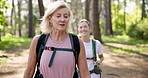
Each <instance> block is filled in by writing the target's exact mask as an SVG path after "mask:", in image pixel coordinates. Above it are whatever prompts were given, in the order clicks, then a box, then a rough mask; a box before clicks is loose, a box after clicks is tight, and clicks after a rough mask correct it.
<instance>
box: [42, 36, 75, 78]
mask: <svg viewBox="0 0 148 78" xmlns="http://www.w3.org/2000/svg"><path fill="white" fill-rule="evenodd" d="M46 46H52V47H56V48H70V49H71V48H72V47H71V41H70V38H69V36H68V37H67V38H66V39H65V40H63V41H61V42H53V40H51V38H50V37H49V38H48V40H47V43H46ZM52 53H53V51H49V50H44V51H43V54H42V57H41V61H40V72H41V73H42V75H43V77H44V78H73V74H74V70H75V57H74V55H73V52H70V51H56V54H55V57H54V60H53V62H52V66H51V67H48V64H49V61H50V58H51V55H52Z"/></svg>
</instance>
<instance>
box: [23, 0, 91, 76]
mask: <svg viewBox="0 0 148 78" xmlns="http://www.w3.org/2000/svg"><path fill="white" fill-rule="evenodd" d="M71 19H72V12H71V10H70V9H69V7H68V6H67V3H65V2H63V1H56V2H54V3H52V4H49V6H48V9H47V11H46V13H45V15H44V17H43V18H42V22H41V31H42V33H43V34H45V35H46V34H50V35H49V36H48V37H47V41H46V44H45V46H46V47H45V49H44V46H43V48H42V49H43V53H42V56H41V59H40V66H39V71H40V75H41V77H40V78H77V77H74V73H75V64H76V61H75V59H76V58H75V56H74V54H73V52H69V51H63V50H61V51H59V50H57V51H56V54H55V55H53V53H54V52H55V50H56V48H62V49H63V48H64V49H65V48H68V49H71V48H72V45H71V41H70V35H69V33H68V27H69V25H70V21H71ZM75 37H77V36H75ZM39 38H40V36H35V37H34V38H33V40H32V42H31V45H30V51H29V58H28V64H27V68H26V70H25V73H24V77H23V78H32V77H33V75H34V72H35V68H36V66H37V64H38V62H37V54H36V47H37V43H38V39H39ZM78 41H79V43H80V53H79V55H78V59H77V66H78V68H79V70H80V78H90V74H89V72H88V68H87V63H86V59H85V58H86V57H85V49H84V45H83V42H82V41H81V40H78ZM51 47H52V48H51ZM49 48H50V49H49ZM52 56H53V57H52ZM51 60H52V61H51ZM35 78H37V77H36V76H35Z"/></svg>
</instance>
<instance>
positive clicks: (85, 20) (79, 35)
mask: <svg viewBox="0 0 148 78" xmlns="http://www.w3.org/2000/svg"><path fill="white" fill-rule="evenodd" d="M82 22H86V23H87V24H88V26H89V27H91V25H90V23H89V21H88V20H87V19H81V20H80V21H79V23H78V27H79V24H80V23H82ZM77 36H78V37H79V38H82V36H81V34H78V35H77Z"/></svg>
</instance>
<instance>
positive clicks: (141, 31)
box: [127, 18, 148, 39]
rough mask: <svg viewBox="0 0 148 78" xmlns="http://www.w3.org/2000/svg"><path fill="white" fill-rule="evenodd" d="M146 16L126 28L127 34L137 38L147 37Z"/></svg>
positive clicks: (147, 25) (147, 24)
mask: <svg viewBox="0 0 148 78" xmlns="http://www.w3.org/2000/svg"><path fill="white" fill-rule="evenodd" d="M147 21H148V18H145V19H143V20H142V21H140V22H139V23H138V24H132V25H131V27H130V29H129V30H128V33H127V34H128V35H129V36H130V37H133V38H137V39H148V31H147V30H148V23H147Z"/></svg>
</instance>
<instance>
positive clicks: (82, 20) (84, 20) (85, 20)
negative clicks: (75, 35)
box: [78, 19, 91, 27]
mask: <svg viewBox="0 0 148 78" xmlns="http://www.w3.org/2000/svg"><path fill="white" fill-rule="evenodd" d="M82 22H86V23H87V24H88V26H89V27H91V25H90V22H89V21H88V20H87V19H81V20H80V21H79V23H78V26H79V24H80V23H82Z"/></svg>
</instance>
